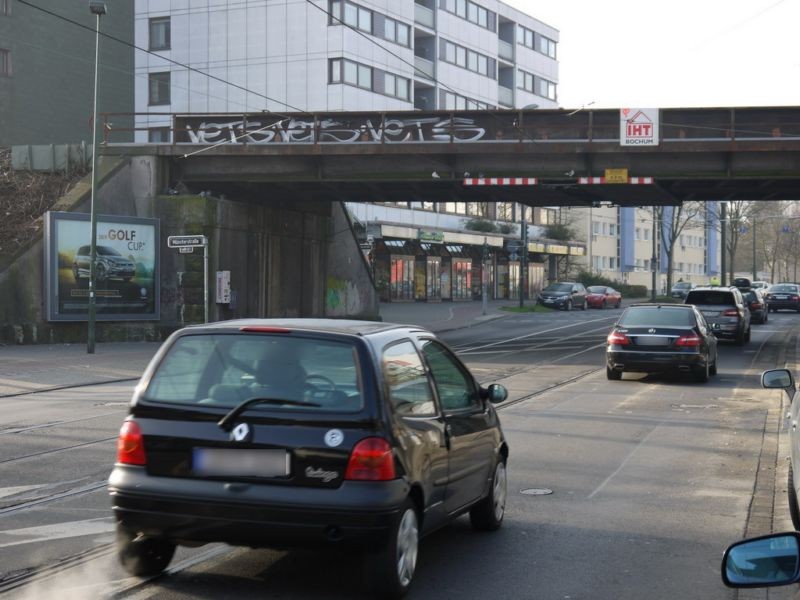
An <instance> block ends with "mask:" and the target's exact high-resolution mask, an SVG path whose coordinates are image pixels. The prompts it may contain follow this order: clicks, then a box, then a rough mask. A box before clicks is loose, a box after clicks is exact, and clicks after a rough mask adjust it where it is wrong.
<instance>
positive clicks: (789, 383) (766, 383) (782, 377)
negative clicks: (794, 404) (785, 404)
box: [761, 369, 795, 400]
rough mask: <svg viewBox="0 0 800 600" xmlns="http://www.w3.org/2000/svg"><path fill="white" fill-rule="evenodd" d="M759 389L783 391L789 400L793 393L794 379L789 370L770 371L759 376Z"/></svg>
mask: <svg viewBox="0 0 800 600" xmlns="http://www.w3.org/2000/svg"><path fill="white" fill-rule="evenodd" d="M761 387H763V388H767V389H775V390H781V389H782V390H783V391H784V392H786V393H787V394H788V395H789V399H790V400H791V399H792V396H793V395H794V392H795V385H794V377H792V372H791V371H790V370H789V369H770V370H769V371H764V372H763V373H762V374H761Z"/></svg>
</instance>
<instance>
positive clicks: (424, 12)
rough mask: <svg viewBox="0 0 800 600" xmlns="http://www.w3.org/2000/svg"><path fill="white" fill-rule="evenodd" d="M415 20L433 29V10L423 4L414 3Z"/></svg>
mask: <svg viewBox="0 0 800 600" xmlns="http://www.w3.org/2000/svg"><path fill="white" fill-rule="evenodd" d="M414 21H415V22H417V23H419V24H420V25H424V26H425V27H429V28H431V29H433V28H434V27H433V25H434V19H433V11H432V10H431V9H430V8H428V7H426V6H422V5H421V4H417V3H416V2H415V3H414Z"/></svg>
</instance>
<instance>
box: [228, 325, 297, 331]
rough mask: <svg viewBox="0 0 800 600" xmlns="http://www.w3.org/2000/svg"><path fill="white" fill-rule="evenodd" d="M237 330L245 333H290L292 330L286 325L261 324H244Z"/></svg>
mask: <svg viewBox="0 0 800 600" xmlns="http://www.w3.org/2000/svg"><path fill="white" fill-rule="evenodd" d="M239 331H244V332H246V333H292V330H291V329H287V328H286V327H265V326H262V325H245V326H244V327H239Z"/></svg>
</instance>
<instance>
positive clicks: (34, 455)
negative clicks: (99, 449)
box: [0, 435, 117, 465]
mask: <svg viewBox="0 0 800 600" xmlns="http://www.w3.org/2000/svg"><path fill="white" fill-rule="evenodd" d="M116 439H117V436H116V435H114V436H111V437H106V438H102V439H99V440H91V441H89V442H81V443H80V444H73V445H72V446H64V447H62V448H52V449H50V450H42V451H40V452H32V453H31V454H25V455H23V456H15V457H14V458H7V459H5V460H0V465H6V464H9V463H13V462H17V461H21V460H26V459H29V458H37V457H40V456H46V455H48V454H58V453H59V452H66V451H67V450H74V449H76V448H84V447H86V446H93V445H94V444H101V443H103V442H111V441H114V440H116Z"/></svg>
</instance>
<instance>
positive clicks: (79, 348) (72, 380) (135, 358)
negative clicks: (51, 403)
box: [0, 300, 517, 398]
mask: <svg viewBox="0 0 800 600" xmlns="http://www.w3.org/2000/svg"><path fill="white" fill-rule="evenodd" d="M515 302H517V301H514V300H492V301H490V302H489V303H488V305H487V311H486V315H484V314H483V310H482V303H481V302H473V301H467V302H443V303H425V302H408V303H392V304H381V307H380V312H381V318H382V319H383V320H384V322H387V323H407V324H412V325H419V326H421V327H425V328H426V329H430V330H432V331H435V332H442V331H449V330H452V329H461V328H464V327H470V326H472V325H476V324H478V323H482V322H485V321H487V320H492V319H498V318H502V317H503V316H505V315H509V314H513V313H504V312H503V311H501V310H500V308H501V307H502V306H516V304H515ZM159 346H160V343H159V342H113V343H98V344H96V346H95V353H94V354H87V352H86V344H40V345H30V346H11V345H9V346H0V398H2V397H8V396H21V395H26V394H30V393H32V392H37V391H44V390H54V389H59V388H67V387H75V386H80V385H91V384H100V383H111V382H119V381H125V382H130V383H131V384H133V382H135V381H136V380H137V379H138V378H139V376H140V375H141V374H142V372H143V371H144V369H145V367H146V366H147V363H148V362H150V359H151V358H152V357H153V355H154V354H155V353H156V351H157V350H158V348H159Z"/></svg>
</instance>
